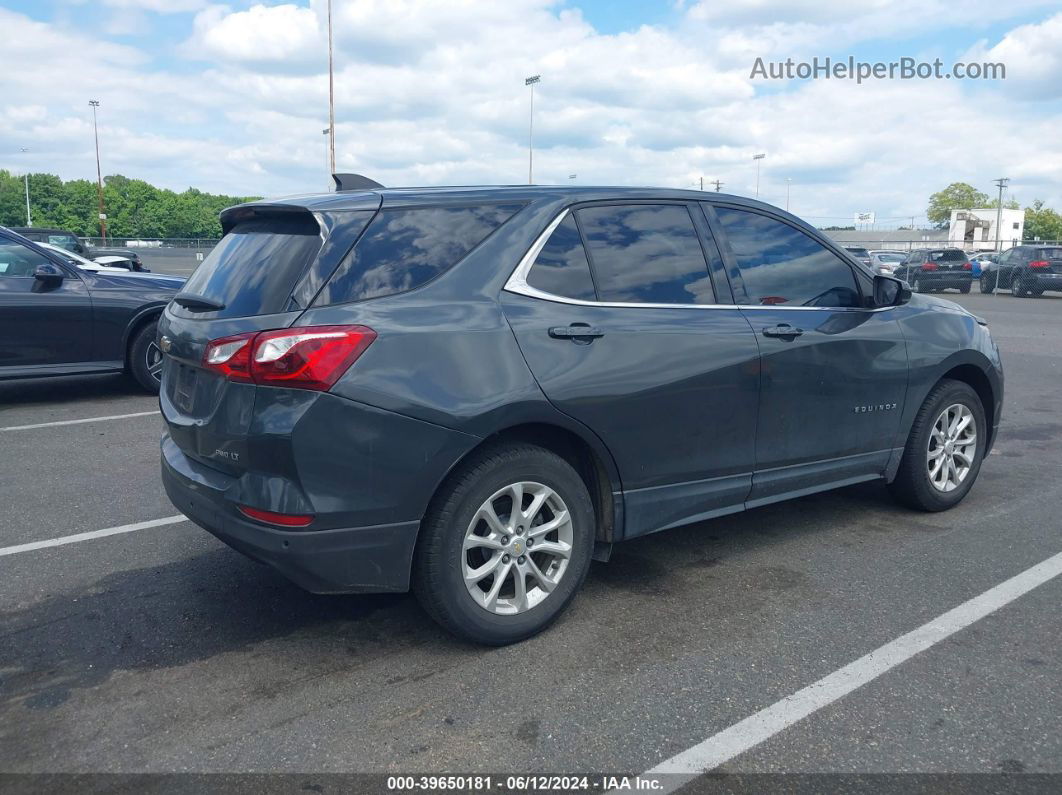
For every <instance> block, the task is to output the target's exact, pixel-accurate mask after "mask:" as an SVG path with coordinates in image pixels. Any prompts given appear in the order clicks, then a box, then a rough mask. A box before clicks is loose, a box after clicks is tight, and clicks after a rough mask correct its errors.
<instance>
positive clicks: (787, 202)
mask: <svg viewBox="0 0 1062 795" xmlns="http://www.w3.org/2000/svg"><path fill="white" fill-rule="evenodd" d="M792 184H793V180H792V179H791V178H789V177H786V178H785V211H786V212H789V186H790V185H792Z"/></svg>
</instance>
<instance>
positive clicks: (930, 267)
mask: <svg viewBox="0 0 1062 795" xmlns="http://www.w3.org/2000/svg"><path fill="white" fill-rule="evenodd" d="M936 269H937V263H935V262H923V263H922V270H924V271H935V270H936Z"/></svg>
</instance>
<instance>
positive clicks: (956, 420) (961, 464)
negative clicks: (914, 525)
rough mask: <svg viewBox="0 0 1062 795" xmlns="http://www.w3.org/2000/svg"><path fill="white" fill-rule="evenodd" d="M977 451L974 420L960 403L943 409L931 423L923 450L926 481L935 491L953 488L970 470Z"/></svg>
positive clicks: (968, 410)
mask: <svg viewBox="0 0 1062 795" xmlns="http://www.w3.org/2000/svg"><path fill="white" fill-rule="evenodd" d="M976 454H977V421H976V420H975V419H974V415H973V412H971V411H970V409H969V408H968V407H967V406H965V405H963V404H962V403H953V404H951V405H950V406H948V407H947V408H946V409H944V410H943V411H942V412H941V413H940V415H939V416H938V417H937V420H936V422H934V423H933V430H932V432H931V433H930V435H929V444H928V449H927V451H926V466H927V469H928V472H929V482H930V483H932V484H933V487H934V488H935V489H937V490H938V491H943V492H948V491H953V490H955V489H957V488H958V487H959V486H961V485H962V483H963V481H965V480H966V477H967V476H968V475H969V474H970V470H971V469H972V468H973V463H974V456H975V455H976Z"/></svg>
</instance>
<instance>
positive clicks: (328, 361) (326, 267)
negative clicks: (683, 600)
mask: <svg viewBox="0 0 1062 795" xmlns="http://www.w3.org/2000/svg"><path fill="white" fill-rule="evenodd" d="M221 222H222V226H223V229H224V232H225V236H224V238H223V239H222V240H221V242H220V243H219V244H218V245H217V247H216V248H215V249H214V250H213V252H212V253H211V254H210V255H209V257H208V258H207V259H206V260H205V261H204V262H203V263H202V264H201V265H200V266H199V268H198V270H197V271H196V272H195V274H194V275H193V276H192V277H191V279H189V281H188V283H187V284H186V285H185V287H184V289H183V291H182V292H181V293H179V294H178V295H177V296H175V297H174V299H173V300H172V301H171V302H170V304H169V305H168V306H167V308H166V310H165V312H164V314H163V317H162V319H161V321H160V323H159V334H160V336H159V346H160V348H161V350H162V351H163V352H164V354H165V356H164V362H163V375H162V389H161V393H160V401H161V406H162V412H163V415H164V418H165V421H166V425H167V433H166V435H165V436H164V437H163V440H162V476H163V481H164V483H165V486H166V490H167V492H168V494H169V496H170V498H171V499H172V501H173V503H174V504H175V505H176V506H177V507H178V508H179V509H180V510H181V511H183V512H184V513H185V514H186V515H187V516H188V517H189V518H191V519H192V520H193V521H195V522H196V523H198V524H200V525H202V526H203V527H204V528H206V529H207V530H208V531H210V532H211V533H213V534H214V535H215V536H217V537H218V538H220V539H221V540H222V541H224V542H225V543H226V544H229V545H230V546H232V547H233V548H235V549H237V550H239V551H240V552H243V553H244V554H246V555H248V556H250V557H252V558H254V559H256V560H259V561H263V562H265V563H268V564H270V565H271V566H273V567H275V568H276V569H277V570H279V571H280V572H281V573H283V574H284V575H286V576H287V577H289V578H290V579H292V580H293V581H295V582H296V583H298V584H299V585H301V586H302V587H304V588H306V589H309V590H310V591H314V592H317V593H352V592H371V591H405V590H408V589H410V588H412V589H413V590H414V591H415V593H416V595H417V597H418V598H419V600H420V602H421V603H422V604H423V606H424V608H425V610H426V611H427V612H428V613H429V614H430V615H431V616H432V617H434V618H435V619H436V620H437V621H439V622H440V623H441V624H442V625H443V626H444V627H446V628H447V629H449V630H451V631H452V632H454V633H457V634H458V635H460V636H463V637H464V638H467V639H471V640H474V641H478V642H481V643H487V644H504V643H511V642H514V641H518V640H521V639H523V638H526V637H528V636H530V635H533V634H534V633H536V632H539V631H540V630H542V629H543V628H544V627H546V626H547V625H548V624H549V623H550V622H551V621H552V620H554V619H555V618H556V617H557V616H558V614H560V613H561V612H562V611H563V610H564V609H565V607H566V606H567V605H568V604H569V603H570V602H571V600H572V598H573V597H574V595H575V593H576V591H577V590H578V589H579V586H580V585H581V583H582V582H583V579H584V578H585V577H586V573H587V570H588V568H589V565H590V560H591V558H598V559H607V557H608V554H609V551H610V549H611V545H612V544H613V543H615V542H618V541H622V540H625V539H629V538H634V537H636V536H641V535H645V534H646V533H653V532H656V531H658V530H666V529H668V528H672V527H677V526H679V525H684V524H689V523H691V522H700V521H702V520H705V519H710V518H712V517H718V516H722V515H725V514H729V513H734V512H736V511H742V510H745V509H748V508H754V507H756V506H760V505H766V504H768V503H773V502H777V501H779V500H786V499H790V498H792V497H799V496H802V495H806V494H811V493H813V492H818V491H823V490H825V489H833V488H837V487H839V486H846V485H849V484H852V483H859V482H862V481H870V480H883V481H885V482H887V483H888V484H889V488H890V490H891V491H892V493H893V494H894V495H895V496H896V498H897V499H899V500H900V501H901V502H902V503H904V504H905V505H908V506H910V507H912V508H915V509H920V510H925V511H940V510H945V509H947V508H951V507H952V506H954V505H955V504H957V503H958V502H959V501H960V500H962V499H963V497H965V496H966V493H967V492H968V491H969V490H970V488H971V487H972V486H973V483H974V481H975V480H976V478H977V474H978V470H979V468H980V466H981V462H982V460H983V459H984V456H985V455H986V453H987V452H988V451H989V450H990V449H991V446H992V442H993V437H994V436H995V433H996V428H997V426H998V423H999V417H1000V409H1001V403H1002V395H1003V373H1002V369H1001V366H1000V359H999V351H998V349H997V347H996V345H995V343H994V342H993V340H992V338H991V336H990V334H989V330H988V328H987V327H986V324H985V323H984V321H982V320H980V319H979V318H977V317H975V316H974V315H971V314H970V313H969V312H967V311H966V310H965V309H963V308H961V307H960V306H957V305H956V304H954V303H951V302H949V301H945V300H943V299H940V298H935V297H931V296H926V295H918V294H915V295H912V294H911V291H910V290H909V289H908V288H907V285H906V284H905V283H904V282H901V281H899V280H897V279H894V278H892V277H889V276H884V275H880V274H878V275H875V274H874V273H873V272H871V270H870V269H869V268H867V267H865V266H864V265H863V264H861V263H860V262H858V261H857V260H855V259H853V258H852V257H851V256H850V255H848V254H847V253H846V252H845V251H844V249H843V248H840V247H838V246H837V245H835V244H834V243H833V242H831V241H830V240H829V239H828V238H826V237H824V236H823V235H822V234H821V233H820V232H818V231H817V230H816V229H814V228H812V227H811V226H809V225H808V224H806V223H804V222H803V221H801V220H799V219H798V218H796V217H794V216H792V215H790V214H788V213H786V212H783V211H781V210H779V209H777V208H775V207H772V206H770V205H767V204H764V203H762V202H758V201H752V200H749V199H745V198H741V197H737V196H727V195H725V194H712V195H710V196H706V195H705V194H704V193H701V192H688V191H680V190H666V189H640V188H639V189H635V188H582V187H579V188H575V187H569V188H551V187H531V186H528V187H489V188H483V187H479V188H425V189H391V190H387V189H379V190H359V191H345V192H337V193H329V194H324V195H314V196H302V197H295V198H285V199H280V200H275V201H259V202H254V203H250V204H243V205H239V206H237V207H233V208H230V209H228V210H225V211H224V212H223V213H222V215H221Z"/></svg>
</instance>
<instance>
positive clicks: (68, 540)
mask: <svg viewBox="0 0 1062 795" xmlns="http://www.w3.org/2000/svg"><path fill="white" fill-rule="evenodd" d="M187 518H188V517H186V516H185V515H184V514H181V513H179V514H177V515H176V516H164V517H162V518H161V519H149V520H148V521H146V522H137V523H135V524H123V525H120V526H118V527H105V528H104V529H103V530H91V531H89V532H87V533H75V534H74V535H69V536H61V537H60V538H49V539H48V540H47V541H31V542H29V543H28V544H17V545H15V546H13V547H0V557H3V556H5V555H17V554H18V553H19V552H32V551H33V550H35V549H47V548H48V547H61V546H63V545H64V544H76V543H77V542H79V541H91V540H92V539H94V538H106V537H107V536H116V535H119V534H121V533H135V532H136V531H137V530H147V529H149V528H151V527H162V526H163V525H168V524H177V523H178V522H183V521H185V520H186V519H187Z"/></svg>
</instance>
